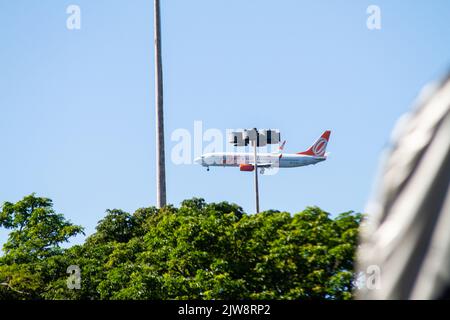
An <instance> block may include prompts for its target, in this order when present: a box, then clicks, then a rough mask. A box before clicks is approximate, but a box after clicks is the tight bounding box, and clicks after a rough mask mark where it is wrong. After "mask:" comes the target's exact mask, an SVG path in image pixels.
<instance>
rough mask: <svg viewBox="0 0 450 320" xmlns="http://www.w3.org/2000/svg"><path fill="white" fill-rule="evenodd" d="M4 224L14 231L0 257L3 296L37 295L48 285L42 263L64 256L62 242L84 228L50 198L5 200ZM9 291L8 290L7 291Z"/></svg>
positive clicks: (0, 215)
mask: <svg viewBox="0 0 450 320" xmlns="http://www.w3.org/2000/svg"><path fill="white" fill-rule="evenodd" d="M0 227H4V228H6V229H9V230H11V231H10V232H9V236H8V240H7V242H6V243H5V244H4V246H3V252H4V255H3V256H2V257H1V258H0V283H1V285H0V297H3V296H8V294H9V293H10V294H12V295H13V296H16V295H19V296H20V295H22V296H28V297H33V298H34V297H36V296H38V295H39V292H40V291H41V290H43V289H44V287H46V285H45V282H44V281H45V271H46V270H45V269H43V268H42V264H43V263H45V262H48V261H50V260H51V259H52V258H53V257H55V256H58V255H62V254H63V252H64V250H63V249H62V248H61V247H60V245H61V244H62V243H64V242H67V241H68V240H69V238H70V237H72V236H75V235H77V234H79V233H82V232H83V228H82V227H80V226H76V225H73V224H72V223H71V222H69V221H67V220H66V219H65V218H64V216H63V215H62V214H57V213H55V211H54V210H53V203H52V201H51V200H50V199H47V198H40V197H36V196H35V195H34V194H32V195H29V196H26V197H24V198H23V199H22V200H21V201H18V202H17V203H10V202H5V203H4V204H3V206H2V208H1V211H0ZM5 290H6V291H5Z"/></svg>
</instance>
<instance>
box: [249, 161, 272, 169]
mask: <svg viewBox="0 0 450 320" xmlns="http://www.w3.org/2000/svg"><path fill="white" fill-rule="evenodd" d="M250 164H251V165H252V166H254V165H255V163H254V162H250ZM270 167H273V163H270V162H267V163H258V168H270Z"/></svg>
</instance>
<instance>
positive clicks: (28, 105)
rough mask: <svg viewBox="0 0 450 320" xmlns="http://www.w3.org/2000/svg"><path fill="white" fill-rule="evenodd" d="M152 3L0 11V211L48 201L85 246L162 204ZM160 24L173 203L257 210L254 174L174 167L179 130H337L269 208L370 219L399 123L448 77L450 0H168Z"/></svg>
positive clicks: (283, 175) (114, 0)
mask: <svg viewBox="0 0 450 320" xmlns="http://www.w3.org/2000/svg"><path fill="white" fill-rule="evenodd" d="M152 2H153V1H151V0H132V1H130V0H127V1H125V0H71V1H64V0H58V1H54V0H41V1H32V0H14V1H8V0H0V40H1V42H0V152H1V156H0V202H4V201H12V202H15V201H18V200H20V199H21V198H22V197H23V196H25V195H27V194H30V193H32V192H36V194H37V195H39V196H45V197H49V198H51V199H53V200H54V204H55V209H56V210H57V211H58V212H61V213H64V215H65V216H66V217H67V218H69V219H70V220H71V221H72V222H74V223H77V224H81V225H83V226H85V227H86V231H87V233H88V234H90V233H92V232H93V231H94V228H95V225H96V223H97V221H98V220H99V219H101V218H102V217H103V216H104V211H105V209H108V208H120V209H124V210H127V211H130V212H133V211H134V210H135V209H137V208H139V207H143V206H150V205H154V204H155V142H154V141H155V134H154V132H155V129H154V122H155V121H154V120H155V119H154V90H153V88H154V81H153V68H154V64H153V46H152V45H153V12H152V9H153V7H152ZM71 4H76V5H78V6H79V7H80V8H81V29H80V30H68V29H67V27H66V20H67V18H68V14H67V13H66V8H67V7H68V6H69V5H71ZM371 4H375V5H378V6H379V7H380V9H381V30H368V28H367V26H366V20H367V17H368V14H367V13H366V9H367V7H368V6H369V5H371ZM162 19H163V59H164V61H163V62H164V76H165V79H164V80H165V120H166V122H165V125H166V146H167V149H166V156H167V186H168V188H167V194H168V201H169V202H170V203H173V204H175V205H179V203H180V201H182V200H183V199H187V198H191V197H193V196H196V197H204V198H205V199H206V200H207V201H223V200H226V201H230V202H235V203H237V204H239V205H241V206H243V208H244V209H245V210H246V211H248V212H250V213H251V212H253V211H254V194H253V175H252V174H251V173H245V172H239V170H237V169H224V168H213V169H211V171H210V172H206V170H205V168H202V167H200V166H197V165H175V164H174V163H173V162H172V161H171V156H170V154H171V150H172V148H173V147H174V146H175V145H176V142H173V141H171V139H170V138H171V134H172V132H174V130H176V129H179V128H185V129H187V130H189V131H190V132H191V133H193V128H194V121H197V120H198V121H202V122H203V128H204V130H206V129H210V128H217V129H220V130H225V129H227V128H250V127H258V128H278V129H280V130H281V133H282V138H283V139H286V140H288V142H287V146H286V151H287V152H298V151H303V150H304V149H306V148H307V147H308V146H309V145H310V144H311V143H312V142H313V141H314V140H315V138H317V137H318V136H319V135H320V134H321V133H322V131H324V130H325V129H330V130H332V136H331V141H330V143H329V145H328V151H329V152H331V156H330V158H329V159H328V160H327V161H326V162H323V163H320V164H318V165H317V166H311V167H304V168H297V169H286V170H281V171H280V172H279V173H278V174H277V175H273V176H262V177H261V179H260V193H261V208H262V209H278V210H287V211H289V212H292V213H294V212H298V211H300V210H302V209H303V208H305V206H308V205H317V206H320V207H321V208H323V209H324V210H327V211H329V212H331V213H333V214H336V213H339V212H343V211H347V210H356V211H361V210H363V208H364V205H365V203H366V201H367V198H368V196H369V194H370V190H371V187H372V181H373V178H374V176H375V173H376V169H377V164H378V160H379V157H380V152H381V151H382V150H383V148H384V147H385V146H386V145H387V143H388V138H389V135H390V132H391V129H392V128H393V126H394V124H395V122H396V120H397V119H398V117H399V116H400V115H401V114H403V113H404V112H405V111H407V110H408V109H409V108H410V106H411V104H412V102H413V101H414V98H415V97H416V95H417V94H418V92H419V90H420V89H421V87H422V86H423V85H425V84H426V83H428V82H429V81H430V80H434V79H437V78H439V77H441V76H442V75H443V74H444V73H445V72H446V71H447V69H448V67H449V65H450V41H448V39H450V2H449V1H447V0H434V1H425V0H423V1H406V0H404V1H400V0H399V1H388V0H373V1H364V0H353V1H343V0H342V1H335V0H333V1H331V0H329V1H324V0H321V1H318V0H315V1H299V0H282V1H273V0H272V1H268V0H248V1H242V0H190V1H186V0H162ZM4 240H5V232H4V231H2V232H1V233H0V242H2V241H4ZM82 240H83V237H79V238H77V239H76V240H75V241H74V242H75V243H76V242H80V241H82Z"/></svg>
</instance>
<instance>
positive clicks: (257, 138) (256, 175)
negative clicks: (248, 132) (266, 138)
mask: <svg viewBox="0 0 450 320" xmlns="http://www.w3.org/2000/svg"><path fill="white" fill-rule="evenodd" d="M255 131H256V129H255ZM258 140H259V136H258V131H256V140H254V141H253V147H254V150H255V151H254V154H255V195H256V213H259V188H258V155H257V148H258V142H259V141H258Z"/></svg>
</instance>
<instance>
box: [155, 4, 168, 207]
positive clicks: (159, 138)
mask: <svg viewBox="0 0 450 320" xmlns="http://www.w3.org/2000/svg"><path fill="white" fill-rule="evenodd" d="M154 5H155V6H154V14H155V16H154V22H155V26H154V31H155V34H154V36H155V110H156V207H157V208H162V207H164V206H165V205H166V164H165V149H164V109H163V72H162V58H161V10H160V1H159V0H154Z"/></svg>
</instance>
